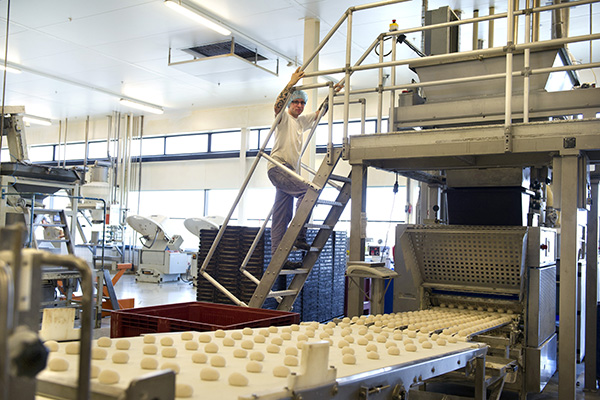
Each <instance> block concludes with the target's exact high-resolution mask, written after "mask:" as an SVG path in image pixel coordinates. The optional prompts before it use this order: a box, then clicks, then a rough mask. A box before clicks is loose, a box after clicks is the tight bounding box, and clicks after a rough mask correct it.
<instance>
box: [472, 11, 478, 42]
mask: <svg viewBox="0 0 600 400" xmlns="http://www.w3.org/2000/svg"><path fill="white" fill-rule="evenodd" d="M477 17H479V10H473V18H477ZM478 43H479V22H477V21H475V22H473V50H477V49H478V48H479V44H478Z"/></svg>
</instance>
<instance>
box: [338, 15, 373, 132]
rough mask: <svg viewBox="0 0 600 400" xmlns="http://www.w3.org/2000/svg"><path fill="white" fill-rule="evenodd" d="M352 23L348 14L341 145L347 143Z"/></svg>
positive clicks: (351, 18)
mask: <svg viewBox="0 0 600 400" xmlns="http://www.w3.org/2000/svg"><path fill="white" fill-rule="evenodd" d="M352 21H353V14H352V13H348V23H347V30H346V65H345V67H346V76H345V78H344V84H345V85H346V88H347V90H344V128H343V134H342V143H348V119H349V118H350V75H352V71H351V70H350V62H351V61H352V58H351V54H350V53H351V49H352ZM382 48H383V47H382ZM332 121H333V120H332Z"/></svg>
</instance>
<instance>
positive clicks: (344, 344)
mask: <svg viewBox="0 0 600 400" xmlns="http://www.w3.org/2000/svg"><path fill="white" fill-rule="evenodd" d="M337 345H338V347H339V348H340V349H343V348H344V347H348V346H350V344H349V343H348V342H347V341H345V340H344V339H342V340H340V341H339V342H338V344H337Z"/></svg>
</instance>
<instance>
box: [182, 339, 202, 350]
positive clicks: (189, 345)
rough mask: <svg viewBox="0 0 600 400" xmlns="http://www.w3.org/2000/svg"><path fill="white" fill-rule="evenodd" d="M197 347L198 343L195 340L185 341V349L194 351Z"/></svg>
mask: <svg viewBox="0 0 600 400" xmlns="http://www.w3.org/2000/svg"><path fill="white" fill-rule="evenodd" d="M198 347H199V345H198V343H197V342H192V341H189V342H185V349H186V350H192V351H195V350H198Z"/></svg>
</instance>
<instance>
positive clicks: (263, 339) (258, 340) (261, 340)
mask: <svg viewBox="0 0 600 400" xmlns="http://www.w3.org/2000/svg"><path fill="white" fill-rule="evenodd" d="M266 341H267V338H266V337H264V336H263V335H256V336H254V342H255V343H264V342H266Z"/></svg>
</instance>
